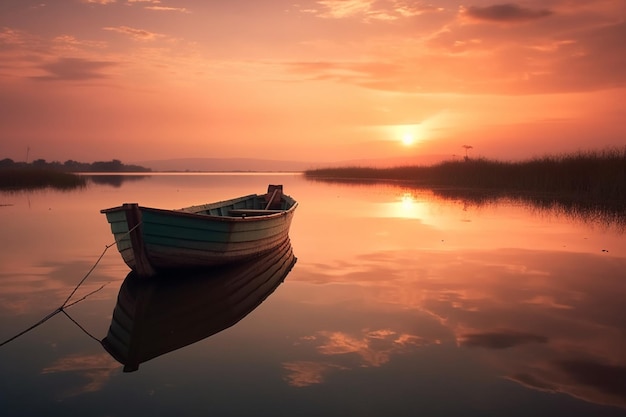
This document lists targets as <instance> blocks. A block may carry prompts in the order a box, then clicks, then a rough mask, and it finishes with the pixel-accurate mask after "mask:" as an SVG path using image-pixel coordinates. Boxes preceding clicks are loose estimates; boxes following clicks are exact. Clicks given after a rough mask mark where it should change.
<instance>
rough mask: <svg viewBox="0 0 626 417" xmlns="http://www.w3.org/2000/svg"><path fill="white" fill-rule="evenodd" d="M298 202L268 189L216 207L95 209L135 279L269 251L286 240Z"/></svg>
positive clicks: (279, 187) (276, 188) (274, 188)
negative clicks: (99, 211) (133, 273)
mask: <svg viewBox="0 0 626 417" xmlns="http://www.w3.org/2000/svg"><path fill="white" fill-rule="evenodd" d="M297 206H298V203H297V202H296V201H295V200H294V199H293V198H292V197H290V196H288V195H285V194H283V193H282V185H270V186H269V187H268V192H267V193H266V194H261V195H258V194H251V195H247V196H243V197H238V198H233V199H230V200H225V201H220V202H216V203H209V204H203V205H198V206H192V207H186V208H182V209H178V210H164V209H159V208H151V207H143V206H140V205H138V204H136V203H131V204H128V203H127V204H123V205H121V206H118V207H113V208H109V209H104V210H101V213H104V214H105V215H106V218H107V221H108V222H109V224H110V226H111V231H112V232H113V235H114V236H115V241H116V244H117V249H118V250H119V252H120V254H121V255H122V258H123V259H124V262H126V264H127V265H128V266H129V267H130V268H131V269H132V270H133V271H135V272H136V273H137V275H139V276H141V277H149V276H153V275H155V274H156V273H157V272H158V271H163V270H172V269H181V268H184V269H191V268H204V267H208V266H214V265H220V264H227V263H232V262H239V261H242V260H245V259H249V258H252V257H255V256H258V255H260V254H262V253H264V252H267V251H270V250H272V249H273V248H276V247H277V246H278V245H280V244H281V243H283V242H284V241H285V239H287V238H288V236H289V228H290V226H291V221H292V219H293V215H294V212H295V209H296V207H297Z"/></svg>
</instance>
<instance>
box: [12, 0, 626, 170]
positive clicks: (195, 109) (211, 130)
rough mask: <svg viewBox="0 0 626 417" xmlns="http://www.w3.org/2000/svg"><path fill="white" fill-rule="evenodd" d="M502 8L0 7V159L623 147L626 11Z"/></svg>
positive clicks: (506, 155)
mask: <svg viewBox="0 0 626 417" xmlns="http://www.w3.org/2000/svg"><path fill="white" fill-rule="evenodd" d="M501 1H502V2H500V3H499V2H498V0H495V1H485V0H469V1H468V2H461V1H453V0H438V1H435V0H433V1H432V2H427V1H412V0H404V1H402V0H319V1H309V0H302V1H298V2H294V1H286V0H265V1H258V2H252V1H243V0H229V1H201V0H178V1H176V0H161V1H156V0H55V1H50V2H45V1H41V0H39V1H30V0H3V1H2V3H1V5H0V109H1V111H0V159H1V158H12V159H14V160H16V161H23V160H25V159H26V149H27V147H30V159H31V160H32V159H37V158H43V159H46V160H48V161H52V160H58V161H65V160H67V159H74V160H79V161H85V162H91V161H94V160H104V159H107V160H108V159H113V158H116V159H120V160H122V161H124V162H133V161H142V160H151V159H168V158H185V157H213V158H215V157H228V158H231V157H254V158H265V159H283V160H298V161H311V162H328V161H330V162H332V161H343V160H350V159H361V158H398V157H411V158H415V160H416V161H418V162H419V161H420V158H421V160H425V159H424V158H425V156H427V155H432V154H437V155H443V156H445V157H446V158H452V156H453V155H463V154H464V153H465V150H464V149H463V148H462V146H463V145H471V146H473V149H471V150H470V155H471V156H483V157H488V158H500V159H520V158H527V157H532V156H536V155H543V154H546V153H561V152H570V151H576V150H579V149H582V150H587V149H597V148H605V147H607V146H611V145H617V146H620V147H621V146H624V145H625V144H626V123H625V122H624V120H626V106H624V99H625V98H626V71H625V70H624V68H626V42H624V39H626V0H594V1H588V0H530V1H519V2H504V1H505V0H501ZM506 1H508V0H506ZM403 138H406V139H407V140H409V141H412V143H411V144H410V145H409V146H407V145H403V143H402V139H403Z"/></svg>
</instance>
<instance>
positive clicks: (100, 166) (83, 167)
mask: <svg viewBox="0 0 626 417" xmlns="http://www.w3.org/2000/svg"><path fill="white" fill-rule="evenodd" d="M7 168H8V169H20V168H35V169H44V170H49V171H61V172H150V171H152V170H151V169H150V168H145V167H142V166H139V165H132V164H130V165H129V164H123V163H122V161H120V160H119V159H113V160H111V161H96V162H92V163H89V162H78V161H74V160H72V159H68V160H67V161H65V162H63V163H61V162H59V161H53V162H48V161H46V160H45V159H35V160H34V161H32V162H30V163H29V162H15V161H13V160H12V159H10V158H5V159H2V160H0V169H7Z"/></svg>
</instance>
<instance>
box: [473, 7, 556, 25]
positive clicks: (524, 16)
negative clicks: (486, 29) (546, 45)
mask: <svg viewBox="0 0 626 417" xmlns="http://www.w3.org/2000/svg"><path fill="white" fill-rule="evenodd" d="M552 13H553V12H552V11H550V10H548V9H536V10H535V9H529V8H525V7H521V6H518V5H516V4H512V3H507V4H494V5H493V6H486V7H478V6H471V7H469V8H467V9H465V11H464V15H465V16H467V17H469V18H471V19H474V20H481V21H490V22H505V23H517V22H526V21H529V20H536V19H541V18H544V17H547V16H550V15H551V14H552Z"/></svg>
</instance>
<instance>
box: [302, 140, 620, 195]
mask: <svg viewBox="0 0 626 417" xmlns="http://www.w3.org/2000/svg"><path fill="white" fill-rule="evenodd" d="M305 176H306V177H307V178H310V179H320V180H359V181H364V180H366V181H367V180H393V181H409V182H412V183H416V184H419V185H422V186H425V187H456V188H464V189H477V190H478V189H482V190H491V191H494V192H504V193H506V194H510V193H533V194H546V195H554V196H558V197H562V198H566V199H572V200H590V201H604V202H607V201H615V202H624V201H626V147H624V148H623V149H608V150H602V151H588V152H578V153H575V154H566V155H556V156H550V155H548V156H544V157H540V158H534V159H531V160H526V161H520V162H501V161H495V160H489V159H483V158H480V159H469V158H467V159H465V160H462V161H445V162H442V163H439V164H437V165H433V166H400V167H394V168H367V167H344V168H323V169H314V170H308V171H305Z"/></svg>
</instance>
